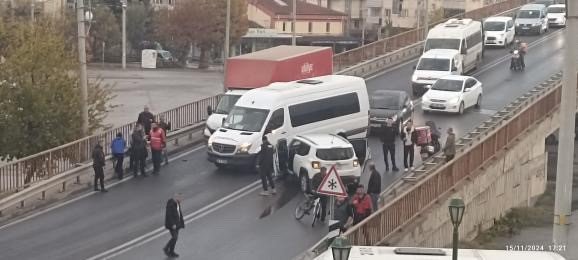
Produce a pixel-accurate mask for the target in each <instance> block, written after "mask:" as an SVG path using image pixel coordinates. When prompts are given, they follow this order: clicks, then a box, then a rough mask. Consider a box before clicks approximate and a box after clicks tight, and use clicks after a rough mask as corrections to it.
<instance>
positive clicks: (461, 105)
mask: <svg viewBox="0 0 578 260" xmlns="http://www.w3.org/2000/svg"><path fill="white" fill-rule="evenodd" d="M458 114H459V115H463V114H464V102H463V101H462V103H460V108H459V109H458Z"/></svg>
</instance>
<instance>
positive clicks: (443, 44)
mask: <svg viewBox="0 0 578 260" xmlns="http://www.w3.org/2000/svg"><path fill="white" fill-rule="evenodd" d="M432 49H451V50H459V49H460V40H459V39H427V41H426V42H425V51H428V50H432Z"/></svg>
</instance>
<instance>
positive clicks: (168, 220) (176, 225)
mask: <svg viewBox="0 0 578 260" xmlns="http://www.w3.org/2000/svg"><path fill="white" fill-rule="evenodd" d="M181 200H182V194H181V193H176V194H175V195H174V196H173V198H171V199H169V200H168V201H167V207H166V211H165V228H166V229H168V230H169V232H170V233H171V239H170V240H169V242H168V243H167V244H166V245H165V247H164V248H163V251H164V252H165V254H166V255H167V256H168V257H179V255H178V254H177V253H175V245H176V244H177V240H178V239H179V229H181V228H185V221H184V219H183V212H182V211H181Z"/></svg>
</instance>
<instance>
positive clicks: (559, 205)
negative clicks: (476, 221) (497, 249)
mask: <svg viewBox="0 0 578 260" xmlns="http://www.w3.org/2000/svg"><path fill="white" fill-rule="evenodd" d="M566 15H567V20H566V32H565V34H566V41H565V43H566V46H565V47H566V48H565V50H564V51H565V55H564V57H565V58H564V84H563V85H562V101H561V104H560V138H559V142H558V163H557V169H556V170H557V172H556V201H555V205H554V230H553V242H554V244H555V245H561V246H567V245H568V230H569V228H570V216H571V214H572V180H573V178H572V177H573V162H574V121H575V116H576V87H577V86H576V85H577V78H576V76H577V75H576V72H577V66H576V57H577V55H578V52H577V51H576V48H574V46H575V45H576V43H578V3H577V2H575V1H567V3H566Z"/></svg>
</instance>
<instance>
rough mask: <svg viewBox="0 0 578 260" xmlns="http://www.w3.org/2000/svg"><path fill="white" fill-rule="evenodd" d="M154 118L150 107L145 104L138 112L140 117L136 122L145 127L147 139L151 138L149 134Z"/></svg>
mask: <svg viewBox="0 0 578 260" xmlns="http://www.w3.org/2000/svg"><path fill="white" fill-rule="evenodd" d="M154 120H155V116H154V115H153V113H151V112H150V111H149V107H148V106H144V110H143V111H142V112H140V114H138V119H137V120H136V122H137V123H139V124H141V125H142V126H143V127H144V132H145V134H146V135H147V139H149V137H148V134H149V133H150V131H151V125H152V123H153V121H154Z"/></svg>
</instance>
